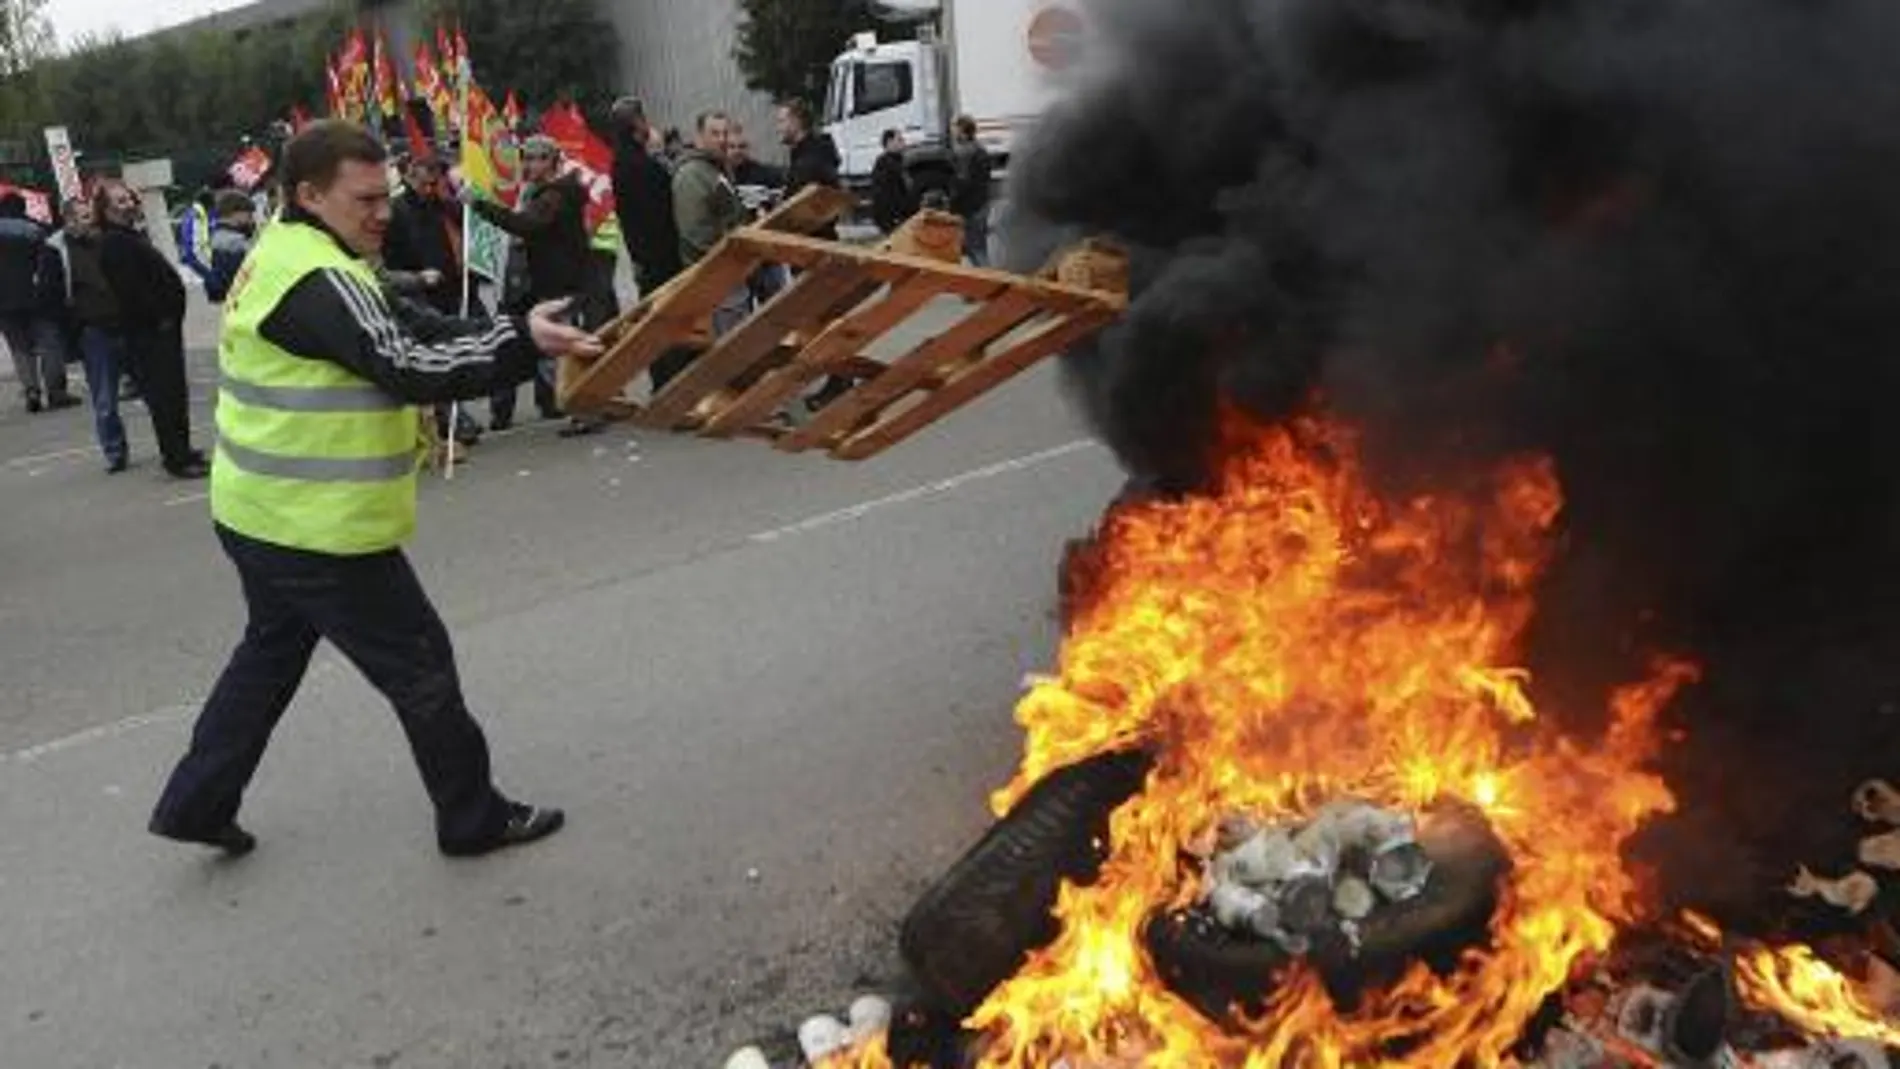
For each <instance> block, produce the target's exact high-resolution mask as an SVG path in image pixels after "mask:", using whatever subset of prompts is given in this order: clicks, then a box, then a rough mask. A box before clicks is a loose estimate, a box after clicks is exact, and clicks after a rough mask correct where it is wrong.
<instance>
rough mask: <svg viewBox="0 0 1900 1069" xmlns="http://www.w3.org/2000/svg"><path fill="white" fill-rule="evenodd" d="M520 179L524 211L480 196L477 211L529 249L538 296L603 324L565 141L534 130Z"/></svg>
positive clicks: (585, 426)
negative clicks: (593, 302) (597, 315)
mask: <svg viewBox="0 0 1900 1069" xmlns="http://www.w3.org/2000/svg"><path fill="white" fill-rule="evenodd" d="M521 179H522V182H523V183H524V184H525V185H527V186H528V187H529V188H530V190H531V191H532V192H530V193H529V194H528V195H527V197H526V198H525V200H524V201H523V202H522V205H521V208H520V210H518V211H516V210H511V209H510V208H508V207H507V206H506V205H503V204H496V203H494V202H493V201H487V200H477V201H475V202H474V210H475V213H476V214H477V215H480V216H481V217H482V218H484V219H486V220H488V221H489V222H491V223H493V224H495V225H496V226H498V227H500V228H501V229H502V230H504V231H506V232H507V233H509V234H512V235H513V236H515V237H517V238H520V239H521V242H522V244H523V246H524V247H525V248H526V250H527V260H528V291H529V295H530V296H531V297H532V299H533V300H534V301H537V302H541V301H556V300H571V301H575V302H577V303H575V305H574V311H575V316H574V319H575V324H574V325H576V326H579V327H582V328H585V329H589V330H591V329H595V328H598V327H602V326H605V325H606V324H605V323H604V322H602V323H596V322H591V321H590V317H589V316H588V315H587V314H586V313H587V312H588V310H589V308H590V307H591V306H590V304H589V303H588V302H586V301H584V298H585V296H586V295H587V293H588V292H589V285H588V280H589V274H590V271H591V270H592V260H591V252H590V250H589V243H588V237H587V190H586V189H585V188H583V187H582V186H581V181H580V178H579V176H577V175H575V174H573V173H572V172H568V173H565V174H563V173H562V167H561V145H560V142H558V141H555V140H554V139H553V138H551V137H547V136H543V135H536V136H534V137H530V138H528V139H527V140H526V141H525V142H523V143H522V145H521ZM600 427H601V424H599V423H597V422H592V421H584V420H579V419H576V420H573V421H572V422H570V423H569V424H568V427H567V429H566V430H564V431H562V432H561V433H562V434H563V435H564V436H573V435H577V434H589V433H592V432H594V431H597V430H599V429H600Z"/></svg>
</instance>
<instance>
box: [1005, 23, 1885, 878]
mask: <svg viewBox="0 0 1900 1069" xmlns="http://www.w3.org/2000/svg"><path fill="white" fill-rule="evenodd" d="M1092 6H1093V12H1094V23H1095V25H1096V27H1097V31H1098V33H1099V41H1098V47H1097V49H1096V51H1097V53H1098V56H1097V58H1098V60H1099V61H1100V62H1101V64H1102V66H1101V67H1100V69H1098V70H1097V71H1096V73H1095V75H1094V76H1093V77H1091V78H1090V79H1089V80H1088V84H1087V85H1086V87H1085V88H1083V89H1082V90H1081V91H1079V92H1077V93H1076V94H1074V95H1073V96H1072V97H1071V98H1070V99H1068V100H1066V101H1065V102H1064V103H1063V104H1061V105H1060V106H1059V107H1058V108H1057V109H1056V110H1055V111H1054V112H1053V113H1052V115H1051V116H1050V118H1049V119H1048V120H1047V121H1046V122H1045V123H1044V125H1043V127H1042V128H1041V129H1040V130H1039V132H1038V135H1037V136H1036V137H1035V138H1034V140H1033V142H1032V144H1031V145H1030V146H1029V147H1028V148H1027V149H1026V150H1025V152H1024V153H1023V154H1022V155H1021V156H1020V157H1019V159H1018V160H1017V161H1016V165H1015V167H1014V170H1015V176H1014V188H1013V192H1012V200H1013V204H1014V209H1015V211H1014V214H1015V217H1016V219H1015V222H1014V224H1013V227H1012V229H1011V231H1010V232H1009V233H1008V234H1007V235H1006V236H1007V238H1008V239H1009V240H1008V244H1009V245H1010V247H1011V248H1012V249H1013V250H1014V256H1013V258H1014V259H1018V260H1020V261H1022V262H1024V263H1028V262H1030V261H1032V260H1034V259H1035V258H1036V257H1037V256H1038V255H1039V254H1040V253H1043V252H1045V251H1046V250H1047V248H1048V247H1049V245H1050V244H1052V243H1053V242H1054V241H1056V240H1058V239H1060V238H1063V237H1067V236H1072V235H1075V234H1079V233H1096V234H1108V235H1113V236H1116V237H1118V238H1120V239H1122V240H1123V241H1125V242H1126V243H1128V244H1129V245H1130V247H1131V248H1132V250H1133V252H1134V259H1135V264H1134V279H1135V284H1136V289H1137V293H1136V296H1135V298H1134V300H1133V302H1132V305H1131V308H1130V310H1129V313H1128V315H1127V316H1126V318H1125V320H1124V321H1123V322H1122V323H1121V324H1119V325H1118V326H1117V327H1116V328H1114V329H1113V330H1112V331H1110V332H1109V333H1108V334H1107V335H1105V336H1104V337H1103V338H1102V339H1100V340H1099V342H1097V343H1095V344H1092V345H1090V346H1088V347H1086V348H1084V349H1083V350H1081V351H1078V352H1075V353H1073V354H1072V355H1071V356H1070V358H1069V360H1068V370H1069V372H1070V378H1071V381H1072V383H1073V385H1074V387H1075V389H1076V392H1077V393H1078V395H1079V396H1080V398H1081V401H1082V404H1083V406H1084V407H1085V409H1086V410H1087V412H1088V413H1089V415H1090V417H1091V418H1092V420H1093V421H1094V423H1095V425H1096V426H1097V427H1098V429H1099V431H1100V433H1101V434H1102V435H1103V436H1104V437H1105V438H1106V439H1107V440H1108V442H1109V443H1111V444H1112V445H1113V447H1114V448H1115V450H1116V451H1117V453H1118V455H1119V456H1120V457H1121V459H1122V460H1123V462H1124V463H1125V464H1126V465H1127V466H1128V467H1129V468H1130V469H1131V470H1132V471H1133V472H1135V473H1136V474H1137V475H1138V476H1140V477H1142V478H1143V479H1145V480H1147V481H1149V482H1150V483H1152V484H1155V485H1158V486H1161V487H1164V488H1171V489H1176V490H1186V489H1191V488H1192V487H1193V486H1194V485H1196V483H1197V482H1199V481H1200V479H1201V478H1202V477H1203V476H1204V475H1205V473H1206V469H1207V464H1208V460H1209V458H1210V451H1211V448H1212V445H1211V443H1212V428H1213V420H1214V414H1215V411H1216V400H1217V398H1223V397H1224V398H1229V399H1231V400H1233V401H1235V402H1237V403H1238V404H1240V405H1241V406H1243V407H1245V408H1247V409H1249V410H1251V411H1253V412H1255V413H1258V414H1261V415H1264V416H1267V417H1275V416H1281V415H1284V414H1287V413H1289V412H1291V411H1293V410H1295V409H1296V408H1298V407H1299V406H1301V405H1303V404H1305V403H1307V401H1308V399H1309V398H1310V397H1312V396H1315V395H1316V394H1317V395H1319V396H1323V397H1324V398H1325V404H1326V405H1327V407H1328V408H1330V409H1331V410H1333V411H1335V412H1338V413H1340V414H1342V415H1344V416H1346V417H1348V418H1350V419H1353V420H1355V421H1357V422H1358V423H1359V424H1360V425H1361V426H1363V427H1364V428H1365V429H1366V431H1367V433H1368V434H1369V436H1370V441H1369V448H1370V450H1371V457H1372V460H1373V463H1374V467H1375V471H1376V472H1377V473H1378V474H1379V475H1380V476H1381V477H1382V478H1384V479H1387V480H1390V481H1392V482H1393V483H1394V484H1395V485H1397V486H1403V485H1404V484H1405V483H1406V482H1407V481H1408V480H1413V479H1424V480H1427V481H1429V480H1431V479H1432V478H1434V477H1437V476H1442V475H1443V474H1444V472H1445V471H1446V470H1447V469H1448V468H1451V467H1455V466H1459V465H1468V464H1471V463H1476V462H1483V461H1485V460H1486V459H1487V458H1496V457H1499V456H1502V455H1505V454H1508V453H1513V452H1518V451H1522V450H1537V451H1542V452H1546V453H1549V454H1551V455H1553V456H1555V458H1556V459H1557V461H1558V463H1559V465H1560V469H1561V472H1562V475H1563V478H1564V482H1565V487H1566V491H1567V494H1568V497H1569V507H1568V511H1567V513H1566V518H1565V522H1566V525H1567V529H1566V535H1565V537H1566V551H1565V554H1564V556H1563V558H1562V561H1561V563H1560V565H1559V566H1558V568H1557V570H1556V572H1555V574H1553V576H1552V577H1551V579H1550V581H1549V584H1548V585H1549V589H1548V590H1547V591H1546V592H1545V597H1544V599H1543V600H1542V602H1541V611H1540V621H1539V624H1538V626H1537V629H1536V634H1535V636H1534V640H1533V649H1532V651H1531V657H1532V666H1533V668H1534V669H1536V670H1537V671H1538V672H1539V675H1540V679H1541V680H1542V681H1543V682H1542V687H1543V689H1544V691H1545V692H1546V693H1545V699H1546V701H1547V702H1550V703H1552V704H1554V705H1556V706H1557V707H1559V708H1563V709H1586V708H1600V707H1601V694H1602V690H1603V688H1604V687H1605V686H1607V685H1608V684H1609V683H1610V682H1611V681H1612V680H1615V679H1618V678H1630V677H1632V676H1634V675H1636V674H1638V673H1639V672H1640V666H1641V663H1642V661H1643V659H1644V658H1646V657H1647V656H1649V655H1650V654H1651V653H1653V652H1655V651H1658V650H1681V651H1685V652H1688V653H1689V654H1691V655H1693V656H1695V657H1697V658H1699V659H1701V660H1702V662H1703V663H1704V664H1705V665H1706V667H1707V670H1708V677H1707V682H1706V683H1705V684H1704V685H1703V686H1702V687H1701V688H1700V689H1699V691H1698V692H1697V694H1696V695H1695V696H1694V697H1693V698H1692V699H1690V700H1689V701H1688V702H1687V704H1686V705H1685V706H1684V708H1683V709H1682V710H1681V712H1680V714H1679V715H1681V716H1682V717H1683V719H1684V726H1685V728H1686V736H1685V740H1684V742H1683V743H1682V745H1680V746H1679V747H1677V748H1676V752H1675V753H1674V755H1673V756H1672V757H1671V758H1670V765H1671V767H1670V774H1671V777H1672V780H1673V781H1674V782H1675V783H1676V784H1677V786H1678V788H1679V790H1680V793H1682V794H1683V795H1684V796H1685V798H1686V800H1687V806H1686V812H1685V813H1684V814H1683V815H1682V816H1681V817H1680V818H1678V819H1677V820H1675V821H1673V822H1672V823H1671V824H1670V826H1668V827H1666V828H1663V829H1660V830H1659V831H1658V834H1657V841H1658V842H1662V843H1666V844H1667V849H1666V850H1664V851H1662V853H1664V854H1666V855H1667V856H1669V857H1672V858H1676V859H1682V858H1687V857H1691V856H1693V857H1694V858H1696V864H1695V871H1694V873H1693V877H1694V878H1693V879H1684V878H1682V874H1681V873H1680V872H1677V873H1675V874H1673V875H1671V876H1670V878H1669V879H1667V880H1666V883H1667V884H1668V887H1669V889H1670V890H1671V891H1672V893H1674V894H1675V895H1676V896H1677V897H1683V898H1698V899H1700V900H1702V901H1703V902H1704V903H1705V904H1708V905H1710V906H1712V907H1714V908H1717V909H1718V910H1720V909H1723V908H1727V909H1728V911H1729V912H1730V913H1736V912H1738V911H1739V912H1747V911H1754V912H1755V913H1756V914H1757V915H1759V914H1761V913H1762V912H1764V911H1763V910H1762V909H1761V908H1760V907H1762V905H1763V904H1764V903H1766V902H1768V901H1769V900H1770V899H1769V897H1766V896H1764V894H1763V892H1764V889H1766V888H1769V887H1771V886H1772V885H1774V884H1775V883H1776V882H1778V881H1781V880H1783V879H1785V878H1786V876H1787V875H1788V874H1789V873H1790V872H1791V871H1792V865H1793V864H1794V863H1795V862H1796V861H1809V862H1812V863H1817V864H1820V865H1826V864H1828V863H1829V862H1830V860H1831V858H1830V856H1829V854H1830V853H1838V852H1839V851H1840V850H1841V849H1842V848H1843V847H1844V846H1845V845H1846V844H1848V843H1851V833H1852V830H1851V829H1843V830H1841V831H1838V832H1836V831H1824V830H1822V829H1823V828H1825V829H1834V828H1836V827H1837V826H1840V825H1843V824H1844V823H1845V820H1846V816H1845V815H1846V808H1845V807H1846V803H1847V797H1848V792H1849V791H1850V790H1851V788H1852V787H1853V785H1854V783H1855V782H1857V777H1859V776H1862V775H1864V774H1868V773H1880V774H1883V775H1890V776H1895V777H1900V732H1896V730H1895V726H1894V725H1895V723H1896V721H1900V712H1897V711H1896V706H1895V704H1894V703H1895V702H1896V695H1900V642H1896V641H1895V639H1896V635H1900V630H1896V627H1895V624H1896V623H1900V617H1897V616H1896V608H1897V607H1900V598H1896V596H1895V593H1896V589H1900V583H1896V581H1895V580H1896V577H1897V576H1900V538H1896V534H1900V529H1897V528H1900V525H1896V523H1895V515H1896V508H1895V505H1896V501H1897V499H1900V493H1897V491H1900V433H1896V428H1900V420H1896V419H1895V418H1894V413H1895V409H1896V405H1897V404H1900V4H1896V3H1894V2H1893V0H1192V2H1187V3H1161V2H1156V0H1098V2H1095V3H1094V4H1093V5H1092ZM1844 835H1845V836H1847V838H1843V837H1842V836H1844ZM1830 836H1832V837H1831V838H1830ZM1691 848H1693V853H1691ZM1774 900H1775V901H1779V899H1774Z"/></svg>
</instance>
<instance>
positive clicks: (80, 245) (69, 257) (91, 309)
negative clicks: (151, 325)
mask: <svg viewBox="0 0 1900 1069" xmlns="http://www.w3.org/2000/svg"><path fill="white" fill-rule="evenodd" d="M66 220H67V222H66V230H65V240H64V242H62V243H61V249H62V252H63V254H64V258H65V263H66V289H67V298H66V307H67V313H68V316H69V318H70V319H71V321H72V324H73V328H74V330H76V331H77V332H78V345H79V357H80V365H81V366H82V367H83V368H84V369H85V372H86V394H87V397H88V398H89V400H90V401H91V403H92V425H93V433H94V435H95V436H96V437H97V438H98V440H99V451H100V452H101V453H103V454H104V455H105V461H106V472H107V473H108V474H111V475H117V474H119V473H121V472H123V471H125V469H126V466H127V464H128V463H129V462H130V456H129V450H128V448H127V445H126V438H125V421H124V420H122V419H120V418H119V401H120V399H121V397H120V392H119V383H120V381H121V380H122V379H124V378H125V377H126V375H127V370H126V367H127V360H126V353H125V337H124V334H123V332H122V330H121V327H120V323H119V302H118V300H117V298H115V297H113V295H112V285H111V283H109V282H107V281H106V273H105V268H104V267H102V266H101V264H100V231H99V226H98V219H97V216H96V214H95V212H94V211H93V205H92V202H91V201H88V200H87V199H86V198H84V197H75V198H73V199H72V200H71V201H69V202H67V205H66Z"/></svg>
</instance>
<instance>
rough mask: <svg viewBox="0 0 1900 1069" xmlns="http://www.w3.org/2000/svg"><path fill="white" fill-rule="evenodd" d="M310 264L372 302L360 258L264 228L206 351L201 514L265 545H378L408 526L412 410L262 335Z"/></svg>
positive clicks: (373, 548)
mask: <svg viewBox="0 0 1900 1069" xmlns="http://www.w3.org/2000/svg"><path fill="white" fill-rule="evenodd" d="M320 271H327V272H332V273H334V274H338V275H345V276H348V277H349V278H352V279H355V280H357V281H359V282H361V283H363V287H362V289H363V293H361V294H352V295H347V296H348V297H349V298H351V299H356V300H359V301H379V300H381V297H380V288H379V286H378V284H377V281H376V276H375V273H374V272H373V271H371V269H370V268H369V266H368V265H367V264H365V263H364V262H363V261H361V260H359V259H357V258H356V257H354V256H352V255H350V254H349V253H348V252H347V251H345V250H344V249H343V247H342V246H341V245H339V244H338V243H337V241H336V239H335V238H333V237H331V236H330V235H329V234H327V233H325V232H324V231H322V230H320V229H317V228H316V227H313V226H310V225H307V224H304V223H298V222H280V223H276V224H274V225H272V226H270V227H268V228H267V229H265V231H264V232H263V233H262V234H261V235H259V237H258V242H257V247H256V248H255V249H254V250H253V251H252V253H251V256H250V259H249V260H247V261H246V262H245V265H244V268H243V269H242V270H241V271H240V272H239V273H238V278H237V280H236V281H235V282H234V284H233V286H232V289H231V295H230V297H229V298H228V299H227V300H226V302H225V317H224V336H223V339H222V341H221V343H220V346H219V354H218V363H219V368H220V371H221V381H220V383H219V388H218V412H217V420H218V456H217V462H216V463H215V464H213V465H212V468H211V512H212V515H213V516H214V517H215V518H216V519H217V521H218V522H219V523H220V524H222V525H224V526H225V527H228V528H230V529H231V530H233V531H236V532H237V533H239V534H241V535H245V536H247V537H250V538H254V539H257V540H259V541H262V542H269V543H272V544H274V545H280V546H287V547H290V548H292V549H303V550H310V551H312V552H317V553H327V554H332V555H338V556H354V555H360V554H367V553H379V552H382V551H385V550H389V549H394V548H395V547H397V546H399V545H401V544H402V543H403V542H404V541H406V540H407V539H408V537H409V535H410V534H411V533H413V532H414V530H415V517H416V471H417V468H418V466H419V461H420V454H419V452H418V441H419V438H420V430H421V426H420V423H419V422H418V418H417V415H416V410H415V409H414V408H412V407H410V406H408V405H405V404H404V403H403V402H402V401H401V400H399V399H397V398H395V397H393V396H391V395H390V394H388V393H385V392H384V391H383V390H381V389H379V388H378V387H377V386H376V385H375V384H374V383H371V382H369V381H367V380H365V379H364V378H362V377H361V376H359V375H357V374H355V373H354V372H352V371H350V370H349V369H347V368H345V367H343V366H342V365H340V364H337V363H334V362H332V361H330V360H327V359H323V358H321V357H316V356H307V355H303V354H299V353H294V352H289V351H287V350H285V349H282V348H280V347H279V346H277V345H276V344H275V343H274V342H272V341H271V340H270V339H268V338H267V337H265V336H264V333H263V325H264V323H265V322H266V321H267V320H268V319H269V318H270V316H271V315H272V314H273V313H274V312H275V311H276V309H277V307H278V306H279V304H281V303H282V301H283V300H284V298H285V297H286V296H288V295H289V294H290V292H291V291H292V290H293V289H295V288H296V287H297V286H298V285H299V284H300V283H302V282H303V281H304V280H306V279H309V278H311V277H312V276H313V275H314V274H315V273H316V272H320ZM367 311H375V309H367Z"/></svg>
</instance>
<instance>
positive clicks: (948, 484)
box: [750, 438, 1099, 542]
mask: <svg viewBox="0 0 1900 1069" xmlns="http://www.w3.org/2000/svg"><path fill="white" fill-rule="evenodd" d="M1098 444H1099V443H1097V442H1095V441H1093V440H1091V439H1086V438H1085V439H1081V440H1078V441H1074V442H1070V443H1068V444H1067V445H1059V446H1056V447H1055V448H1054V449H1045V450H1043V451H1042V452H1040V453H1031V454H1029V455H1028V456H1022V457H1017V458H1016V459H1014V460H1005V461H1003V462H1001V463H999V464H991V465H990V466H989V467H986V468H977V469H976V470H975V471H966V472H964V473H963V474H961V475H953V476H951V477H950V478H948V479H943V480H941V481H939V482H934V483H929V484H926V485H924V486H913V487H911V488H910V489H909V490H900V491H898V492H897V493H895V494H890V495H888V496H886V497H880V498H877V499H875V500H872V501H866V502H864V503H862V504H858V505H852V506H850V507H849V508H842V509H838V510H836V511H834V512H827V513H824V514H823V515H820V516H813V517H812V518H810V519H808V520H800V521H799V522H797V523H794V524H789V525H787V526H785V527H777V528H774V529H772V530H770V531H760V532H759V533H758V534H755V535H753V536H752V537H751V539H750V540H751V541H753V542H776V541H778V540H779V539H781V538H789V537H791V536H793V535H800V534H809V533H810V532H812V531H817V530H821V529H823V528H826V527H831V526H834V525H836V524H840V523H849V522H850V521H852V520H855V519H857V518H859V517H861V516H864V515H866V514H867V513H872V512H876V511H877V510H878V509H882V508H889V507H890V506H892V505H902V504H906V503H908V502H911V501H921V500H923V499H925V498H930V497H936V496H937V495H939V494H946V493H949V492H950V491H952V490H955V489H957V488H958V487H960V486H965V485H967V484H969V483H974V482H981V481H982V480H984V479H993V478H995V477H996V476H998V475H1007V474H1009V473H1010V472H1013V471H1023V470H1025V469H1028V468H1033V467H1036V466H1037V465H1040V464H1046V463H1048V462H1049V461H1051V460H1057V459H1060V458H1062V457H1066V456H1068V455H1069V454H1071V453H1080V452H1082V451H1083V450H1085V449H1094V448H1097V447H1098Z"/></svg>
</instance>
